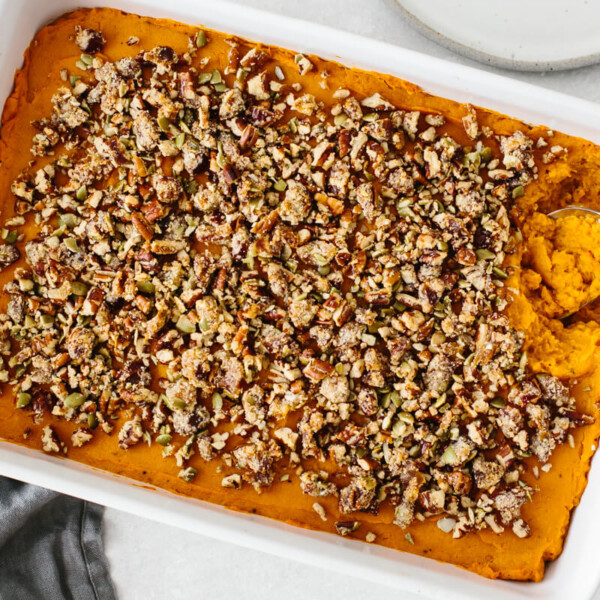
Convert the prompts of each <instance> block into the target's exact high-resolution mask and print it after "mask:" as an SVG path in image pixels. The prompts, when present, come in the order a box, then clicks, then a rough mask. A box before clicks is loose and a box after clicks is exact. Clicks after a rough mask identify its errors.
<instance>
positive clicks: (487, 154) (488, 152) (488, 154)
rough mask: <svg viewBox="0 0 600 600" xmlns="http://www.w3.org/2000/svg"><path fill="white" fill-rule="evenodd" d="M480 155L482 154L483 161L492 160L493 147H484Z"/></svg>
mask: <svg viewBox="0 0 600 600" xmlns="http://www.w3.org/2000/svg"><path fill="white" fill-rule="evenodd" d="M479 156H481V162H482V163H487V162H490V160H492V149H491V148H487V147H486V148H483V149H482V150H481V152H480V153H479Z"/></svg>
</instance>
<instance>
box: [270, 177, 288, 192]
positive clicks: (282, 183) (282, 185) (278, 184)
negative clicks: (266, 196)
mask: <svg viewBox="0 0 600 600" xmlns="http://www.w3.org/2000/svg"><path fill="white" fill-rule="evenodd" d="M286 187H287V183H286V182H285V180H284V179H279V180H278V181H276V182H275V183H274V184H273V188H274V189H276V190H277V191H278V192H283V190H285V188H286Z"/></svg>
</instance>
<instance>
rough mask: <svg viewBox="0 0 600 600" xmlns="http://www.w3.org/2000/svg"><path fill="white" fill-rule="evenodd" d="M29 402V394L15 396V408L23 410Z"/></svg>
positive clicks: (23, 393) (22, 393)
mask: <svg viewBox="0 0 600 600" xmlns="http://www.w3.org/2000/svg"><path fill="white" fill-rule="evenodd" d="M30 402H31V394H28V393H27V392H20V393H19V394H17V408H25V407H26V406H28V405H29V403H30Z"/></svg>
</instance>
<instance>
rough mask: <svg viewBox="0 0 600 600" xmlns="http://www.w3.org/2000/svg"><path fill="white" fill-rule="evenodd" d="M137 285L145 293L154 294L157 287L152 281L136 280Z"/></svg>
mask: <svg viewBox="0 0 600 600" xmlns="http://www.w3.org/2000/svg"><path fill="white" fill-rule="evenodd" d="M135 285H136V287H137V289H138V290H139V291H140V292H142V293H143V294H154V291H155V289H156V288H155V287H154V284H153V283H152V282H151V281H136V282H135Z"/></svg>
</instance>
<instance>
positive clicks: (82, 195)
mask: <svg viewBox="0 0 600 600" xmlns="http://www.w3.org/2000/svg"><path fill="white" fill-rule="evenodd" d="M87 195H88V194H87V187H86V186H85V185H82V186H81V187H80V188H79V189H78V190H77V191H76V192H75V196H76V197H77V200H85V199H86V198H87Z"/></svg>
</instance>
